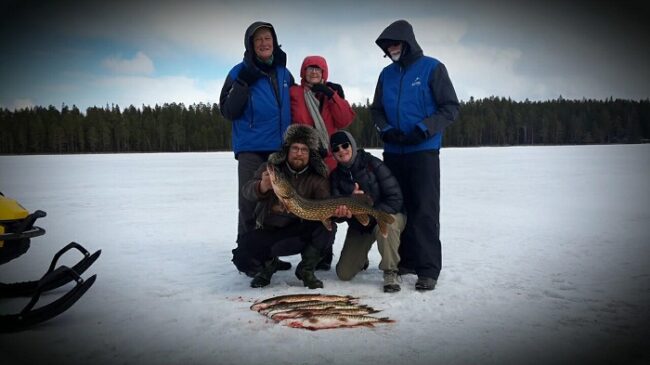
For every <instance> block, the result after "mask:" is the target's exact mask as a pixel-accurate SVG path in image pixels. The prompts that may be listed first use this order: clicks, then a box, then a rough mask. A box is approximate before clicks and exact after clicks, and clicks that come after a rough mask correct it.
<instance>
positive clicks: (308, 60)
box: [289, 56, 355, 172]
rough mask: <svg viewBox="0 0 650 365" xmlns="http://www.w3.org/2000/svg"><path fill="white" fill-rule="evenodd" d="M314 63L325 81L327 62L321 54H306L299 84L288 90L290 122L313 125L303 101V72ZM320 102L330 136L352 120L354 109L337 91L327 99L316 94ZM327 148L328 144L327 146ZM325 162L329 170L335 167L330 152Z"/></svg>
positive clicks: (334, 161) (304, 83)
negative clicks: (289, 96)
mask: <svg viewBox="0 0 650 365" xmlns="http://www.w3.org/2000/svg"><path fill="white" fill-rule="evenodd" d="M311 65H316V66H318V67H320V68H321V69H322V70H323V82H326V81H327V76H328V73H329V72H328V69H327V62H326V61H325V59H324V58H323V57H321V56H307V57H305V60H304V61H302V66H301V67H300V79H301V81H300V85H294V86H292V87H291V89H290V90H289V94H290V95H291V120H292V123H298V124H306V125H310V126H312V127H313V126H314V120H313V119H312V117H311V114H309V110H308V109H307V104H306V103H305V94H304V92H305V87H307V86H306V85H307V83H306V82H305V74H306V72H307V66H311ZM318 97H319V98H320V99H319V100H320V102H321V108H320V109H321V112H320V114H321V116H322V117H323V121H324V122H325V126H326V127H327V132H328V133H329V135H330V136H331V135H332V134H334V133H336V131H338V130H339V129H342V128H345V127H347V126H349V125H350V124H351V123H352V121H353V120H354V116H355V113H354V110H352V108H351V107H350V104H349V103H348V102H347V101H346V100H345V99H343V98H342V97H341V96H340V95H339V94H338V93H336V92H334V95H332V98H331V99H329V98H327V97H326V96H323V95H319V96H318ZM327 147H328V149H329V146H327ZM325 163H326V164H327V168H328V169H329V171H330V172H332V170H334V169H335V168H336V160H335V159H334V157H333V156H332V152H331V151H328V152H327V157H326V158H325Z"/></svg>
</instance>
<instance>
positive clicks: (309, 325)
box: [280, 314, 395, 331]
mask: <svg viewBox="0 0 650 365" xmlns="http://www.w3.org/2000/svg"><path fill="white" fill-rule="evenodd" d="M392 322H395V321H393V320H391V319H388V318H376V317H371V316H362V315H349V314H325V315H315V316H308V317H298V318H287V319H283V320H282V321H280V323H281V324H283V325H285V326H288V327H293V328H306V329H308V330H312V331H316V330H321V329H326V328H340V327H358V326H367V327H374V326H373V323H392Z"/></svg>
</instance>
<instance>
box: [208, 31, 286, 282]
mask: <svg viewBox="0 0 650 365" xmlns="http://www.w3.org/2000/svg"><path fill="white" fill-rule="evenodd" d="M244 47H245V49H246V51H245V52H244V60H243V61H242V62H240V63H239V64H237V65H236V66H235V67H233V68H232V69H231V70H230V72H229V73H228V76H227V77H226V81H225V82H224V85H223V88H222V89H221V96H220V98H219V102H220V108H221V113H222V114H223V116H224V117H225V118H226V119H228V120H230V121H232V148H233V151H234V153H235V159H237V161H238V165H237V178H238V186H239V189H238V190H239V200H238V204H239V216H238V224H237V241H238V242H239V238H240V236H242V235H243V234H244V233H246V232H249V231H252V230H253V229H254V228H255V216H254V209H255V203H254V202H251V201H248V200H246V199H245V198H244V197H243V196H242V186H243V185H244V183H246V182H247V181H249V180H250V179H251V178H252V177H253V174H254V173H255V170H256V169H257V168H258V167H259V166H260V164H262V163H263V162H265V161H266V160H267V158H268V157H269V155H270V154H271V153H272V152H275V151H278V150H279V149H280V147H281V146H282V138H283V136H284V133H285V131H286V130H287V128H288V127H289V125H290V124H291V100H290V97H289V87H291V85H293V83H294V79H293V76H292V75H291V72H289V70H288V69H287V67H286V63H287V55H286V53H284V51H282V49H280V45H279V44H278V38H277V35H276V34H275V30H274V28H273V26H272V25H271V24H270V23H266V22H255V23H253V24H251V25H250V26H249V27H248V29H246V34H245V35H244ZM233 254H235V255H236V250H233ZM246 260H247V259H246V258H243V259H242V260H239V262H240V263H242V264H241V265H236V266H237V268H238V269H239V270H240V271H244V272H246V273H247V274H248V275H249V276H253V275H255V274H256V271H258V270H259V263H258V265H255V263H247V262H246ZM256 266H257V267H256ZM290 268H291V265H290V264H289V263H286V262H282V263H281V265H280V267H279V269H281V270H288V269H290Z"/></svg>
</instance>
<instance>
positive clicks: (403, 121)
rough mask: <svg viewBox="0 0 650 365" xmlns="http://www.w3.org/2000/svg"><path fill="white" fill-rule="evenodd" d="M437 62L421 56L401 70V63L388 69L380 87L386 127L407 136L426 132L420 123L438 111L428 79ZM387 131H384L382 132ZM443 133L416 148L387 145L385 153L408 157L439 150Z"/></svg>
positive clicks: (385, 70)
mask: <svg viewBox="0 0 650 365" xmlns="http://www.w3.org/2000/svg"><path fill="white" fill-rule="evenodd" d="M439 63H440V62H438V60H436V59H435V58H431V57H426V56H422V57H420V58H419V59H418V60H417V61H415V62H414V63H413V64H411V65H409V66H408V67H406V68H404V67H402V65H401V64H400V63H393V64H391V65H389V66H387V67H386V68H385V69H384V70H383V72H382V73H381V76H380V81H379V82H381V83H382V90H383V95H382V104H383V105H384V113H385V114H386V119H387V122H388V124H389V125H390V126H391V127H393V128H397V129H399V130H401V131H402V132H404V134H409V133H411V132H412V131H413V129H415V128H420V129H421V130H422V131H426V130H427V127H426V125H424V123H423V122H422V121H423V120H424V119H426V118H428V117H431V116H432V115H434V114H435V113H436V111H437V107H436V103H435V101H434V99H433V96H432V94H431V89H430V88H429V82H428V81H429V79H430V77H431V75H432V74H433V71H434V70H435V69H436V67H437V66H438V64H439ZM385 129H387V128H385ZM441 140H442V133H435V134H434V135H433V136H432V137H431V138H428V139H426V140H425V141H424V142H423V143H421V144H418V145H397V144H392V143H387V144H386V145H385V146H384V150H385V151H386V152H389V153H410V152H415V151H424V150H432V149H436V150H437V149H440V144H441Z"/></svg>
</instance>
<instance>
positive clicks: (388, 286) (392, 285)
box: [384, 270, 401, 293]
mask: <svg viewBox="0 0 650 365" xmlns="http://www.w3.org/2000/svg"><path fill="white" fill-rule="evenodd" d="M398 278H399V277H398V276H397V271H393V270H386V271H384V293H395V292H398V291H400V290H401V288H400V286H399V282H398V281H399V279H398Z"/></svg>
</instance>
